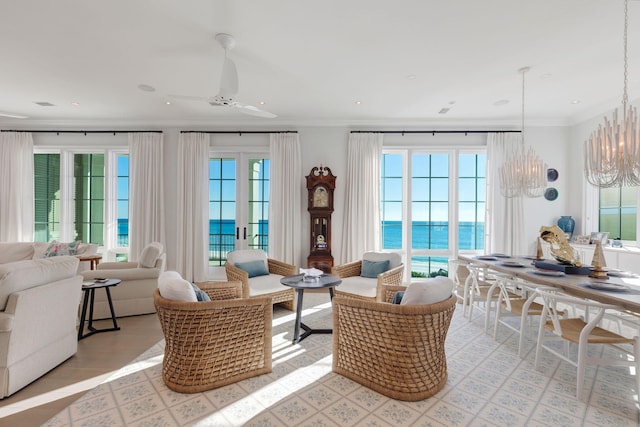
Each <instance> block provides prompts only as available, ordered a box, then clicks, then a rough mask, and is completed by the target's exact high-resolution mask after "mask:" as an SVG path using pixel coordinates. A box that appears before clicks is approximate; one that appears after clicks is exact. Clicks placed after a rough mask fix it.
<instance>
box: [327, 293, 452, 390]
mask: <svg viewBox="0 0 640 427" xmlns="http://www.w3.org/2000/svg"><path fill="white" fill-rule="evenodd" d="M456 299H457V298H456V296H455V295H452V296H451V297H450V298H448V299H447V300H445V301H442V302H439V303H436V304H430V305H398V304H388V303H384V302H372V301H364V300H358V299H355V298H340V297H336V298H334V299H333V334H334V335H333V372H335V373H337V374H340V375H344V376H345V377H347V378H349V379H351V380H353V381H355V382H357V383H360V384H362V385H364V386H366V387H368V388H370V389H372V390H375V391H377V392H378V393H381V394H383V395H385V396H388V397H391V398H393V399H398V400H406V401H416V400H422V399H426V398H427V397H430V396H433V395H434V394H436V393H437V392H438V391H439V390H440V389H441V388H442V387H444V385H445V384H446V382H447V360H446V357H445V348H444V343H445V338H446V336H447V331H448V329H449V324H450V322H451V317H452V315H453V311H454V310H455V306H456Z"/></svg>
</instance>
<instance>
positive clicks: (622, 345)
mask: <svg viewBox="0 0 640 427" xmlns="http://www.w3.org/2000/svg"><path fill="white" fill-rule="evenodd" d="M536 294H537V295H538V296H539V297H540V298H541V299H542V301H543V310H542V316H541V318H540V326H539V329H538V343H537V345H536V358H535V366H536V368H538V367H539V365H540V359H541V355H542V350H543V349H544V350H546V351H547V352H549V353H551V354H553V355H555V356H557V357H559V358H560V359H562V360H564V361H566V362H568V363H570V364H571V365H573V366H575V367H576V369H577V384H576V397H577V398H578V399H579V398H580V396H581V395H582V389H583V384H584V377H585V369H586V366H587V365H588V364H595V365H607V366H632V367H634V368H635V377H636V393H640V340H639V338H638V336H637V335H636V336H634V337H632V338H629V337H625V336H622V335H620V334H617V333H615V332H612V331H610V330H608V329H604V328H602V327H600V326H599V325H600V322H601V321H602V319H603V318H604V315H605V313H607V312H609V311H614V312H615V311H620V310H621V307H619V306H615V305H609V304H602V303H599V302H596V301H591V300H584V299H580V298H576V297H571V296H567V295H560V294H557V293H553V292H549V291H548V290H542V289H537V290H536ZM566 306H575V307H581V308H582V310H583V313H584V315H583V316H580V317H567V318H562V317H561V316H560V315H559V311H560V307H566ZM549 341H564V342H565V344H566V345H564V346H563V348H564V351H562V352H560V351H558V350H557V349H556V348H554V347H551V346H550V345H548V344H547V343H548V342H549ZM571 343H573V344H574V345H577V346H578V352H577V359H576V358H575V357H574V358H572V357H570V354H569V347H570V344H571ZM596 344H598V345H607V346H610V347H612V348H615V349H616V350H618V351H620V352H622V353H623V354H625V355H630V356H631V359H632V360H630V359H629V358H628V357H623V358H608V359H607V358H600V357H592V356H590V355H589V354H588V353H587V347H588V346H589V345H596ZM604 354H606V353H604Z"/></svg>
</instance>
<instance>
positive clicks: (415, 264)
mask: <svg viewBox="0 0 640 427" xmlns="http://www.w3.org/2000/svg"><path fill="white" fill-rule="evenodd" d="M448 268H449V261H448V259H447V258H446V257H427V256H414V257H411V277H436V276H447V275H448V272H447V269H448Z"/></svg>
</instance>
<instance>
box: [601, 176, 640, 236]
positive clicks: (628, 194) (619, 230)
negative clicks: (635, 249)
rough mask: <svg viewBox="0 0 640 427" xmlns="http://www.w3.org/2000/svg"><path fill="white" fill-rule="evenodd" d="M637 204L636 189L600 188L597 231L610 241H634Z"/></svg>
mask: <svg viewBox="0 0 640 427" xmlns="http://www.w3.org/2000/svg"><path fill="white" fill-rule="evenodd" d="M637 204H638V189H637V188H636V187H614V188H601V189H600V207H599V227H598V230H599V231H601V232H609V237H610V238H611V239H616V238H620V239H621V240H631V241H635V240H636V215H637V212H638V208H637Z"/></svg>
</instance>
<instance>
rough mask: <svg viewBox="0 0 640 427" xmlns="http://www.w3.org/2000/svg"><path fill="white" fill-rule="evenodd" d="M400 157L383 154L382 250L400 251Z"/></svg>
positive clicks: (381, 199) (381, 194)
mask: <svg viewBox="0 0 640 427" xmlns="http://www.w3.org/2000/svg"><path fill="white" fill-rule="evenodd" d="M402 164H403V162H402V155H400V154H383V155H382V171H381V192H380V201H381V212H380V219H381V232H382V239H381V242H382V248H383V249H402V236H403V234H402V177H403V170H402Z"/></svg>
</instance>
